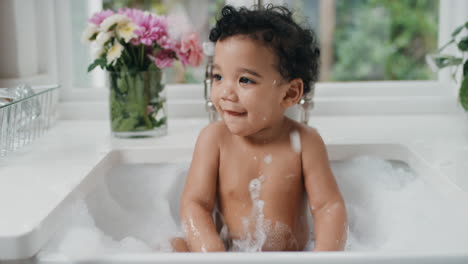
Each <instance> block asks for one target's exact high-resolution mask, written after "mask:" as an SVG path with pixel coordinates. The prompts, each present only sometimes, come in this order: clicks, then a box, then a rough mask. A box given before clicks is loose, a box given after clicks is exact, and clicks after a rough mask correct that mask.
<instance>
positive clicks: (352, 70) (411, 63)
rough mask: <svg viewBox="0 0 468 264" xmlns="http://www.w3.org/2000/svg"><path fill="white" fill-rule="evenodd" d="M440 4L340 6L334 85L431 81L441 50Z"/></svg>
mask: <svg viewBox="0 0 468 264" xmlns="http://www.w3.org/2000/svg"><path fill="white" fill-rule="evenodd" d="M438 5H439V2H438V1H437V0H398V1H394V0H346V1H342V0H341V1H340V0H338V1H336V28H335V35H334V65H333V69H332V74H331V79H332V80H333V81H348V80H428V79H433V78H434V77H435V76H434V74H433V73H432V72H431V70H430V69H429V68H428V67H427V66H426V64H425V55H426V54H427V53H430V52H431V51H434V50H436V49H437V31H438V9H439V6H438Z"/></svg>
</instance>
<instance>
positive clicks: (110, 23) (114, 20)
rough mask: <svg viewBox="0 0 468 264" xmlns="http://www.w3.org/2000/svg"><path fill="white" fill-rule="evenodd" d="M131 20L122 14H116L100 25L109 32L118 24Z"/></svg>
mask: <svg viewBox="0 0 468 264" xmlns="http://www.w3.org/2000/svg"><path fill="white" fill-rule="evenodd" d="M128 22H131V20H130V18H129V17H128V16H126V15H122V14H114V15H112V16H109V17H108V18H106V19H104V21H102V23H101V25H100V26H99V27H100V28H101V30H102V31H104V32H107V31H109V30H113V29H114V28H115V27H116V26H117V25H118V24H121V23H128Z"/></svg>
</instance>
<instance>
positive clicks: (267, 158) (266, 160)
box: [263, 154, 273, 164]
mask: <svg viewBox="0 0 468 264" xmlns="http://www.w3.org/2000/svg"><path fill="white" fill-rule="evenodd" d="M272 160H273V157H272V155H271V154H268V155H266V156H265V158H263V161H264V162H265V163H266V164H270V163H271V161H272Z"/></svg>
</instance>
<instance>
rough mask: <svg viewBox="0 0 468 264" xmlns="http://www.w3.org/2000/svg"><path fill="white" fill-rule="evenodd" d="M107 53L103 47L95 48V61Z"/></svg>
mask: <svg viewBox="0 0 468 264" xmlns="http://www.w3.org/2000/svg"><path fill="white" fill-rule="evenodd" d="M105 53H106V49H105V48H104V47H103V46H94V47H93V59H98V58H101V57H102V55H104V54H105Z"/></svg>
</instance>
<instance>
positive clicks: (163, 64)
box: [148, 50, 175, 68]
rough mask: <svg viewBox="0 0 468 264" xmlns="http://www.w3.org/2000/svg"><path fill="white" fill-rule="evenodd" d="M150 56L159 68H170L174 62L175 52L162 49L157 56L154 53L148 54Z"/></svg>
mask: <svg viewBox="0 0 468 264" xmlns="http://www.w3.org/2000/svg"><path fill="white" fill-rule="evenodd" d="M148 57H149V58H150V60H152V61H153V62H154V64H156V66H158V67H159V68H168V67H171V66H172V64H173V63H174V59H175V53H174V51H172V50H160V51H159V52H158V54H156V57H155V56H152V55H148Z"/></svg>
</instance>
